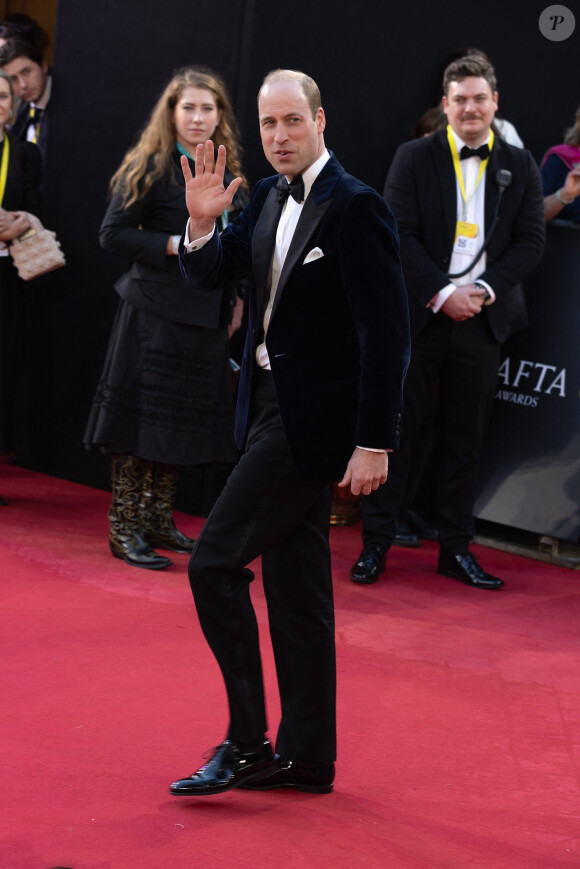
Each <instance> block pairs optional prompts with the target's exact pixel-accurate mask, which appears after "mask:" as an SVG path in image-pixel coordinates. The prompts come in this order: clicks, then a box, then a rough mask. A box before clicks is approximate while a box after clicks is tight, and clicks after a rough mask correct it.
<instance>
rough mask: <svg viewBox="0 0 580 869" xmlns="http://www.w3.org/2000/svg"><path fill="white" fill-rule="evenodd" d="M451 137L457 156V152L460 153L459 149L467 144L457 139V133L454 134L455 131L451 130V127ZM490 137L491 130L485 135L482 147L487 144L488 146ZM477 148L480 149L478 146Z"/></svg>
mask: <svg viewBox="0 0 580 869" xmlns="http://www.w3.org/2000/svg"><path fill="white" fill-rule="evenodd" d="M451 135H452V136H453V138H454V139H455V145H456V147H457V153H458V154H459V152H460V151H461V149H462V148H463V146H464V145H467V142H464V141H463V139H460V138H459V136H458V135H457V133H456V132H455V130H454V129H453V127H451ZM490 135H491V130H490V131H489V132H488V134H487V139H486V140H485V142H482V143H481V144H482V145H488V144H489V139H490ZM469 147H471V145H470V146H469ZM478 147H480V146H479V145H478Z"/></svg>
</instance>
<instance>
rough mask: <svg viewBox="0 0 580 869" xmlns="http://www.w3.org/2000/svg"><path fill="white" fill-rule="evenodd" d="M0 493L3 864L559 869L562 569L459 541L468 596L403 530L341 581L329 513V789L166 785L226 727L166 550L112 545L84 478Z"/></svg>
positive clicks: (341, 536) (568, 658)
mask: <svg viewBox="0 0 580 869" xmlns="http://www.w3.org/2000/svg"><path fill="white" fill-rule="evenodd" d="M0 493H1V494H2V495H4V497H5V498H6V499H7V500H8V501H9V505H8V506H7V507H0V571H1V580H2V582H1V598H0V606H1V609H2V640H1V642H2V661H3V667H2V671H3V677H2V714H1V717H0V721H1V724H0V739H1V746H2V748H1V751H2V758H3V776H2V812H1V818H2V822H1V823H2V835H1V840H0V869H49V867H57V866H58V867H70V869H130V867H131V869H133V867H136V869H174V867H190V866H191V867H193V866H196V867H203V869H222V867H223V869H230V867H235V869H238V867H253V869H270V867H275V869H278V867H290V869H320V867H323V869H326V867H329V869H330V867H364V869H375V867H376V869H385V867H389V869H390V867H393V869H399V867H401V869H407V867H420V869H427V867H428V869H439V867H446V869H447V867H493V869H504V867H505V869H508V867H509V869H511V867H521V869H535V867H542V869H557V867H576V869H577V867H578V866H580V775H579V772H580V677H579V674H578V671H579V660H580V655H579V651H580V648H579V647H580V629H579V612H580V581H579V580H580V575H579V574H578V572H574V571H570V570H566V569H564V568H558V567H552V566H549V565H546V564H542V563H540V562H536V561H531V560H528V559H525V558H522V557H518V556H513V555H507V554H505V553H501V552H498V551H496V550H491V549H483V548H479V553H478V554H480V555H481V557H482V562H483V564H484V566H485V567H486V568H487V569H488V570H489V571H490V572H491V573H495V574H498V575H500V576H502V577H503V578H504V579H505V581H506V588H505V589H504V590H502V591H500V592H483V591H480V590H477V589H471V588H468V587H466V586H464V585H462V584H461V583H458V582H454V581H453V580H450V579H445V578H443V577H439V576H437V574H436V573H435V572H434V565H435V561H436V546H435V544H423V546H422V547H421V549H419V550H402V549H393V550H392V551H391V555H390V558H389V565H388V572H387V574H386V575H385V576H384V577H382V578H381V580H380V582H379V583H377V584H376V585H375V586H370V587H367V588H365V587H362V588H361V587H358V586H355V585H354V584H353V583H351V582H350V581H349V579H348V570H349V567H350V565H351V562H352V561H353V559H354V557H355V556H356V555H357V554H358V550H359V531H360V529H358V528H356V527H355V528H352V527H351V528H342V529H340V528H333V529H332V532H331V534H332V546H333V557H334V569H335V570H334V576H335V590H336V604H337V636H338V664H339V760H338V764H337V782H336V787H335V792H334V793H333V794H331V795H328V796H316V795H309V794H300V793H298V792H290V791H271V792H267V793H254V792H249V791H232V792H230V793H228V794H224V795H222V796H213V797H207V798H205V799H203V798H202V799H199V800H197V801H195V800H188V799H178V798H172V797H170V796H169V795H168V793H167V786H168V784H169V782H170V781H171V780H172V779H174V778H176V777H178V776H183V775H188V774H190V773H191V772H193V771H194V769H196V768H197V767H198V766H199V765H200V763H201V761H202V757H203V754H204V752H205V751H206V750H208V749H210V748H211V747H212V746H213V745H215V744H216V743H217V742H219V741H221V739H222V737H223V734H224V732H225V728H226V724H227V720H226V707H225V697H224V692H223V688H222V685H221V679H220V677H219V674H218V672H217V668H216V665H215V663H214V661H213V658H212V657H211V655H210V653H209V651H208V650H207V648H206V645H205V642H204V640H203V638H202V636H201V633H200V630H199V628H198V626H197V624H196V619H195V612H194V608H193V604H192V602H191V598H190V593H189V586H188V583H187V574H186V565H187V556H185V555H176V556H174V558H175V566H174V567H173V568H171V569H170V570H168V571H161V572H151V571H144V570H138V569H135V568H131V567H129V566H128V565H125V564H124V563H123V562H121V561H118V560H116V559H113V558H112V557H111V555H110V554H109V552H108V549H107V542H106V538H107V519H106V510H107V505H108V501H109V497H108V495H107V494H106V493H104V492H99V491H95V490H93V489H89V488H87V487H84V486H79V485H76V484H73V483H69V482H65V481H62V480H56V479H52V478H49V477H44V476H42V475H39V474H33V473H31V472H28V471H24V470H22V469H20V468H15V467H12V466H8V467H7V466H5V465H4V466H1V467H0ZM179 520H180V527H181V528H182V529H183V530H184V531H186V532H188V533H193V534H195V533H196V532H197V531H198V530H199V528H200V527H201V524H202V520H201V519H196V518H192V517H190V516H180V517H179ZM475 549H476V551H477V549H478V548H477V547H475ZM254 598H255V602H256V608H257V612H258V618H259V621H260V625H261V626H262V627H264V628H265V605H264V601H263V594H262V589H261V585H260V582H259V579H257V581H256V582H255V588H254ZM263 637H264V658H265V668H266V674H265V675H266V682H267V685H268V691H269V698H268V699H269V711H270V721H271V722H272V725H275V723H276V719H277V710H276V696H275V693H276V692H275V682H274V678H273V664H272V660H271V655H270V651H269V648H268V645H267V631H266V630H264V631H263Z"/></svg>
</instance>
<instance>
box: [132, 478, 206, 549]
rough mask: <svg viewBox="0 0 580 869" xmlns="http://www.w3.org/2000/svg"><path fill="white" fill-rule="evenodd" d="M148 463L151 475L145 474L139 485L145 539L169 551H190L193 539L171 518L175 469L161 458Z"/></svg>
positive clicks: (152, 544)
mask: <svg viewBox="0 0 580 869" xmlns="http://www.w3.org/2000/svg"><path fill="white" fill-rule="evenodd" d="M151 466H152V475H151V478H147V480H146V485H145V487H144V489H143V504H144V515H145V523H146V524H145V527H146V528H147V532H146V535H145V536H146V539H147V542H148V543H150V544H151V546H160V547H161V548H162V549H171V550H172V552H191V550H192V549H193V544H194V543H195V539H194V538H193V537H186V536H185V534H182V533H181V531H178V530H177V528H176V527H175V522H174V521H173V505H174V503H175V493H176V491H177V482H178V480H179V470H178V468H177V466H176V465H166V464H163V463H161V462H152V463H151Z"/></svg>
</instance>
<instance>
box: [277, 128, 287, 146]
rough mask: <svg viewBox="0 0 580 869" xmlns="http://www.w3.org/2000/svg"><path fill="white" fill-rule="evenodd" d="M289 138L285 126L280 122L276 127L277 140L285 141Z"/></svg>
mask: <svg viewBox="0 0 580 869" xmlns="http://www.w3.org/2000/svg"><path fill="white" fill-rule="evenodd" d="M287 138H288V136H287V134H286V129H285V127H284V126H282V124H278V125H277V127H276V135H275V136H274V139H275V141H276V142H278V143H280V142H284V141H285V140H286V139H287Z"/></svg>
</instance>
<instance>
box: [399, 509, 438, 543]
mask: <svg viewBox="0 0 580 869" xmlns="http://www.w3.org/2000/svg"><path fill="white" fill-rule="evenodd" d="M406 520H407V524H408V526H409V528H410V529H411V530H412V531H414V532H415V534H417V536H418V537H419V538H420V539H421V540H437V539H438V537H439V532H438V530H437V528H436V527H435V526H434V525H433V522H432V521H431V520H430V519H428V518H427V517H426V516H424V515H423V513H419V511H418V510H408V511H407V516H406Z"/></svg>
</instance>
